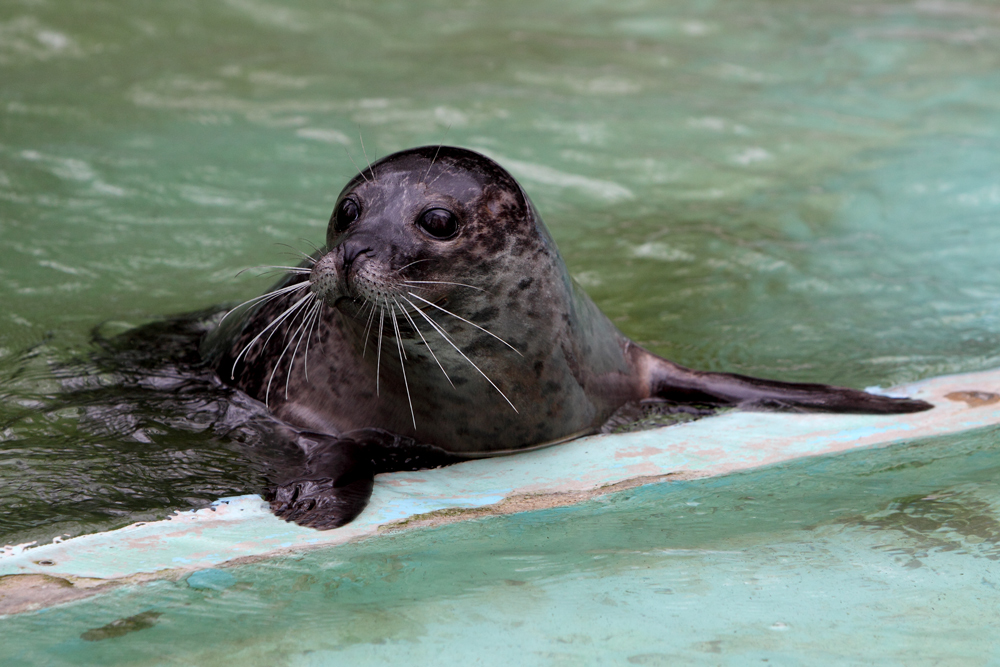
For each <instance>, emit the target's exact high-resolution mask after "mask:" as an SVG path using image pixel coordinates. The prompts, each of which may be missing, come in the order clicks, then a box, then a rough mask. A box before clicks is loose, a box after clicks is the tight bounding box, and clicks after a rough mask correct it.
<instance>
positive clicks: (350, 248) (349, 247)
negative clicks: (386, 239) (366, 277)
mask: <svg viewBox="0 0 1000 667" xmlns="http://www.w3.org/2000/svg"><path fill="white" fill-rule="evenodd" d="M343 248H344V255H343V256H344V273H345V274H346V273H347V272H348V271H349V270H350V268H351V265H352V264H354V261H355V260H356V259H357V258H358V257H359V256H361V255H368V254H370V253H372V252H374V251H373V250H372V248H371V247H370V246H366V245H364V244H361V243H351V242H350V241H347V242H345V243H344V244H343Z"/></svg>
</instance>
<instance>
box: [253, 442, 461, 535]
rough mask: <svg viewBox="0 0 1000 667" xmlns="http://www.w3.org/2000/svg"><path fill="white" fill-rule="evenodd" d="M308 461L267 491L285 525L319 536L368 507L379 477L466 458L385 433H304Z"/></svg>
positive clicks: (268, 497) (350, 519)
mask: <svg viewBox="0 0 1000 667" xmlns="http://www.w3.org/2000/svg"><path fill="white" fill-rule="evenodd" d="M296 440H297V444H298V445H299V447H300V448H301V449H302V451H303V452H304V453H305V461H304V463H303V464H301V466H300V467H299V469H298V470H294V471H290V473H289V474H288V475H287V476H286V477H285V478H284V479H282V480H281V481H280V482H279V483H278V484H277V485H276V486H273V487H270V488H268V489H266V490H265V492H264V498H265V500H267V501H268V502H269V503H270V505H271V511H272V512H274V513H275V515H277V516H278V517H280V518H282V519H284V520H285V521H294V522H295V523H297V524H299V525H300V526H308V527H310V528H316V529H317V530H329V529H331V528H339V527H340V526H343V525H345V524H347V523H350V522H351V521H353V520H354V519H355V518H356V517H357V516H358V515H359V514H361V512H362V510H364V508H365V507H366V506H367V505H368V500H369V499H370V498H371V494H372V487H373V486H374V481H375V475H377V474H378V473H383V472H396V471H400V470H423V469H425V468H439V467H441V466H445V465H450V464H452V463H457V462H458V461H460V460H462V459H461V458H460V457H458V456H455V455H454V454H450V453H448V452H446V451H444V450H442V449H439V448H438V447H434V446H432V445H422V444H420V443H418V442H416V441H415V440H412V439H410V438H406V437H403V436H399V435H396V434H393V433H389V432H388V431H383V430H381V429H374V428H371V429H361V430H357V431H352V432H350V433H345V434H343V435H329V434H324V433H311V432H301V433H299V434H298V435H297V436H296Z"/></svg>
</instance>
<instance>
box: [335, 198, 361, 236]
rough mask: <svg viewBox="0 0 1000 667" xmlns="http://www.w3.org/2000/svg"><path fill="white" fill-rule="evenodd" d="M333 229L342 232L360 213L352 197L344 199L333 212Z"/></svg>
mask: <svg viewBox="0 0 1000 667" xmlns="http://www.w3.org/2000/svg"><path fill="white" fill-rule="evenodd" d="M333 215H334V229H336V230H337V231H338V232H342V231H344V230H345V229H347V228H348V227H349V226H350V224H351V223H352V222H354V221H355V220H357V219H358V216H360V215H361V209H360V208H359V207H358V203H357V202H356V201H354V200H353V199H344V200H343V201H342V202H340V206H338V207H337V210H336V211H335V212H334V214H333Z"/></svg>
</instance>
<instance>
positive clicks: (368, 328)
mask: <svg viewBox="0 0 1000 667" xmlns="http://www.w3.org/2000/svg"><path fill="white" fill-rule="evenodd" d="M368 303H369V304H371V307H372V310H371V312H370V313H368V325H367V326H366V327H365V346H364V347H363V348H362V350H361V357H362V358H364V356H365V354H366V353H367V352H368V334H369V333H371V329H372V320H374V319H375V302H374V301H369V302H368Z"/></svg>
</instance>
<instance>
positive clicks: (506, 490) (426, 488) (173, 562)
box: [0, 369, 1000, 614]
mask: <svg viewBox="0 0 1000 667" xmlns="http://www.w3.org/2000/svg"><path fill="white" fill-rule="evenodd" d="M892 393H894V394H899V395H908V396H916V397H921V398H925V399H928V400H931V401H932V402H934V403H935V404H936V405H937V407H936V408H935V409H934V410H932V411H929V412H926V413H919V414H916V415H901V416H892V417H872V416H852V415H774V414H766V413H730V414H729V415H724V416H722V417H718V418H713V419H710V420H703V421H699V422H695V423H691V424H686V425H682V426H674V427H668V428H666V429H659V430H655V431H645V432H640V433H633V434H626V435H623V436H601V437H594V438H585V439H582V440H579V441H575V442H573V443H568V444H566V445H561V446H560V447H557V448H552V449H549V450H542V451H539V452H533V453H530V454H522V455H518V456H516V457H508V458H506V459H488V460H483V461H476V462H472V463H469V464H462V465H461V466H455V467H452V468H446V469H442V470H434V471H422V472H419V473H400V474H397V475H386V476H380V478H379V484H377V490H376V494H375V495H374V496H373V499H372V507H371V508H370V510H369V511H366V512H365V513H364V514H363V515H362V517H360V518H359V520H358V521H356V522H355V523H354V524H351V525H350V526H347V527H345V528H342V529H339V530H337V531H330V532H327V533H318V532H316V531H311V530H309V529H302V528H299V527H298V526H291V525H289V524H284V523H282V522H280V521H278V520H277V519H275V518H274V517H272V516H270V515H269V513H267V511H266V509H265V507H264V505H263V502H262V501H261V500H260V499H259V498H257V497H254V496H243V497H240V498H234V499H227V500H223V501H221V502H219V503H217V505H216V506H215V507H214V508H209V509H204V510H197V511H193V512H183V513H178V514H177V515H175V516H174V517H171V519H168V520H166V521H159V522H151V523H145V524H134V525H132V526H127V527H125V528H122V529H119V530H117V531H108V532H106V533H99V534H96V535H86V536H81V537H79V538H74V539H72V540H66V541H64V542H61V543H58V544H50V545H44V546H40V547H37V548H34V549H30V550H23V549H22V550H10V549H8V550H7V552H6V553H5V554H0V614H4V613H17V612H19V611H27V610H30V609H37V608H40V607H45V606H50V605H52V604H58V603H60V602H66V601H70V600H75V599H79V598H81V597H86V596H88V595H92V594H95V593H100V592H105V591H107V590H110V589H111V588H114V587H117V586H118V585H121V584H123V583H138V582H141V581H148V580H150V579H178V578H180V577H182V576H184V574H186V573H188V572H192V571H195V570H198V569H203V568H206V567H218V566H220V565H221V566H225V567H229V566H235V565H238V564H242V563H247V562H253V561H258V560H262V559H267V558H271V557H273V556H276V555H280V554H282V553H287V552H297V551H302V550H304V549H312V548H318V547H323V546H333V545H336V544H343V543H347V542H354V541H357V540H360V539H365V538H367V537H371V536H373V535H377V534H384V533H395V532H399V531H403V530H410V529H414V528H419V527H427V526H437V525H442V524H446V523H454V522H457V521H464V520H469V519H473V518H478V517H483V516H492V515H498V514H509V513H514V512H521V511H530V510H534V509H542V508H548V507H558V506H565V505H570V504H574V503H577V502H582V501H584V500H588V499H590V498H593V497H596V496H598V495H603V494H606V493H613V492H615V491H620V490H624V489H627V488H634V487H636V486H641V485H644V484H650V483H658V482H662V481H669V480H679V479H695V478H701V477H710V476H717V475H724V474H727V473H731V472H735V471H739V470H747V469H750V468H756V467H760V466H765V465H770V464H773V463H777V462H781V461H786V460H791V459H795V458H801V457H805V456H815V455H821V454H828V453H833V452H838V451H846V450H849V449H857V448H861V447H868V446H873V445H888V444H892V443H894V442H899V441H902V440H912V439H917V438H925V437H931V436H934V435H942V434H946V433H955V432H961V431H964V430H970V429H974V428H978V427H982V426H988V425H991V424H998V423H1000V396H997V394H1000V369H997V370H994V371H987V372H984V373H975V374H967V375H957V376H949V377H944V378H934V379H931V380H926V381H923V382H919V383H915V384H913V385H908V386H904V387H898V388H895V389H894V390H892ZM775 419H777V420H779V421H775ZM776 424H777V425H778V429H777V430H778V431H780V432H779V433H775V425H776ZM553 471H555V473H554V474H553ZM515 480H516V481H515ZM518 482H519V484H518ZM112 552H114V553H112ZM172 554H173V555H172ZM176 554H183V555H176ZM147 556H150V558H147ZM3 575H7V576H3ZM15 591H17V592H15Z"/></svg>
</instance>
